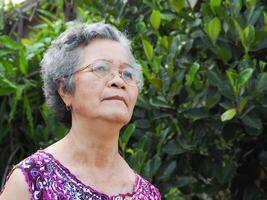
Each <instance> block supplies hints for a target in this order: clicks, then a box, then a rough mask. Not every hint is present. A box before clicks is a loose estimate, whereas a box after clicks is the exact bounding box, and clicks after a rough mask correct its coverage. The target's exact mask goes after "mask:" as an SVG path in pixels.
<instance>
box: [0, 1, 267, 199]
mask: <svg viewBox="0 0 267 200" xmlns="http://www.w3.org/2000/svg"><path fill="white" fill-rule="evenodd" d="M74 19H76V20H77V21H81V22H82V21H83V22H88V23H91V22H99V21H101V22H106V23H111V24H113V25H114V26H116V27H117V28H118V29H120V30H121V31H123V32H126V33H127V35H128V36H129V38H130V39H131V40H132V48H133V51H134V54H135V55H136V57H137V59H138V62H139V63H140V64H141V65H142V68H143V73H144V80H145V82H144V89H143V91H142V93H141V94H140V96H139V98H138V102H137V106H136V108H135V111H134V115H133V118H132V120H131V123H130V125H128V126H127V127H125V128H124V129H123V130H122V132H121V138H120V141H119V147H120V151H121V154H122V155H123V156H124V157H125V158H126V160H128V162H129V163H130V165H131V166H132V167H133V168H134V169H135V170H136V171H137V172H139V173H140V174H141V175H143V176H144V177H146V178H147V179H148V180H150V181H152V182H153V184H155V185H156V186H157V187H159V189H160V191H161V193H162V197H163V199H168V200H191V199H192V200H202V199H203V200H215V199H218V200H221V199H234V200H239V199H240V200H241V199H242V200H263V199H267V65H266V63H267V51H266V50H267V3H266V1H265V0H143V1H141V0H77V1H75V0H65V1H64V0H40V1H36V0H35V1H34V0H27V1H25V2H23V3H22V4H18V5H14V4H12V3H10V2H9V1H8V0H5V1H4V0H1V1H0V34H1V36H0V113H1V114H0V181H1V182H0V183H1V186H3V185H4V182H5V176H6V175H7V173H8V171H9V170H10V168H11V167H12V165H13V164H16V163H17V162H18V161H20V160H21V159H23V158H25V157H26V156H28V155H30V154H32V153H33V152H35V151H36V150H37V149H39V148H45V147H46V146H48V145H50V144H52V143H53V142H55V141H57V140H58V139H60V138H62V137H63V136H64V134H65V133H66V131H67V130H66V129H65V128H64V126H63V125H61V124H59V123H58V122H56V121H55V119H54V118H53V116H51V114H50V113H49V112H48V109H47V105H46V104H45V102H44V97H43V94H42V81H41V79H40V73H39V72H40V67H39V63H40V60H41V59H42V56H43V53H44V51H45V50H46V49H47V47H48V46H49V45H50V43H51V41H52V40H53V39H54V38H55V37H57V36H58V35H59V34H60V33H61V32H62V31H64V30H65V29H66V27H68V26H72V25H73V22H71V21H72V20H74ZM89 87H90V86H89Z"/></svg>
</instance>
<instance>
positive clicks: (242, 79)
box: [237, 68, 253, 87]
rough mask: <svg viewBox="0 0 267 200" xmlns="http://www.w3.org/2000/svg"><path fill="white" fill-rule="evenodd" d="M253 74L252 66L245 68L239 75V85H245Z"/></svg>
mask: <svg viewBox="0 0 267 200" xmlns="http://www.w3.org/2000/svg"><path fill="white" fill-rule="evenodd" d="M252 74H253V69H252V68H247V69H244V70H243V71H242V72H241V73H240V74H238V77H237V85H238V86H239V87H242V86H244V85H245V84H246V83H247V82H248V80H249V79H250V77H251V76H252Z"/></svg>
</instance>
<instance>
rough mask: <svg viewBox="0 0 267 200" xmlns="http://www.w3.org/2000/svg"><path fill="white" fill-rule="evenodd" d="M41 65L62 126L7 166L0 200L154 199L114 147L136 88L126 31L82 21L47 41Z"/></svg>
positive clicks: (154, 193) (155, 191)
mask: <svg viewBox="0 0 267 200" xmlns="http://www.w3.org/2000/svg"><path fill="white" fill-rule="evenodd" d="M41 66H42V77H43V81H44V93H45V97H46V100H47V103H48V106H49V108H50V111H51V112H52V113H54V115H55V116H56V118H57V119H58V120H60V121H61V122H63V123H64V124H66V126H68V127H69V128H70V129H69V132H68V134H67V135H66V136H65V137H64V138H63V139H61V140H59V141H58V142H56V143H54V144H53V145H51V146H49V147H48V148H46V149H43V150H38V151H37V152H36V153H34V154H32V155H31V156H29V157H28V158H26V159H24V160H23V161H21V162H20V163H19V164H17V165H16V166H15V167H14V169H13V170H12V173H11V175H10V176H9V178H8V181H7V183H6V186H5V189H4V191H3V193H2V195H1V196H0V199H1V200H3V199H5V200H11V199H18V198H19V199H20V200H22V199H45V200H50V199H91V200H122V199H135V200H142V199H147V200H159V199H160V193H159V191H158V189H157V188H156V187H154V186H153V185H152V184H151V183H149V182H148V181H147V180H145V179H144V178H142V177H141V176H140V175H138V174H137V173H136V172H135V171H134V170H133V169H131V168H130V167H129V165H128V164H127V163H126V162H125V160H124V159H123V158H122V156H121V155H120V154H119V152H118V138H119V132H120V130H121V128H122V127H123V126H124V125H125V124H127V123H128V122H129V120H130V119H131V116H132V113H133V109H134V106H135V103H136V99H137V96H138V93H139V92H140V90H141V87H142V75H141V69H140V66H139V65H138V64H137V63H136V61H135V59H134V56H133V54H132V53H131V50H130V44H129V41H128V40H127V38H126V37H125V36H124V35H123V34H122V33H121V32H119V31H118V30H116V29H115V28H114V27H112V26H111V25H108V24H102V23H95V24H90V25H86V24H82V25H79V26H76V27H73V28H70V29H68V30H66V31H65V32H64V33H63V34H61V35H60V36H59V38H58V39H56V40H55V41H54V42H53V43H52V45H51V47H50V48H49V49H48V51H47V52H46V54H45V55H44V58H43V60H42V62H41ZM18 195H19V196H18Z"/></svg>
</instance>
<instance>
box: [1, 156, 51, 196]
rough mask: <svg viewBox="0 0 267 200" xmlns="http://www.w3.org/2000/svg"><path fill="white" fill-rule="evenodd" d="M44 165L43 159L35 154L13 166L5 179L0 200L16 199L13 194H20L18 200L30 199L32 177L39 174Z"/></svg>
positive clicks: (44, 160)
mask: <svg viewBox="0 0 267 200" xmlns="http://www.w3.org/2000/svg"><path fill="white" fill-rule="evenodd" d="M45 163H46V159H45V157H44V156H43V155H41V154H40V153H39V152H36V153H34V154H32V155H31V156H29V157H27V158H25V159H24V160H22V161H21V162H20V163H18V164H17V165H15V166H14V167H13V169H12V170H11V171H10V172H9V174H8V176H7V177H6V184H5V187H4V189H3V191H2V194H1V196H0V200H2V199H10V200H12V199H17V195H14V194H21V195H20V199H30V195H31V194H32V191H31V188H32V187H31V185H32V183H33V182H34V177H36V176H35V175H36V173H38V174H40V172H41V169H42V168H44V165H45Z"/></svg>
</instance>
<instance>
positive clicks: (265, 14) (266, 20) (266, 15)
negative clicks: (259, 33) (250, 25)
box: [264, 13, 267, 26]
mask: <svg viewBox="0 0 267 200" xmlns="http://www.w3.org/2000/svg"><path fill="white" fill-rule="evenodd" d="M264 24H265V26H266V25H267V13H264Z"/></svg>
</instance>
